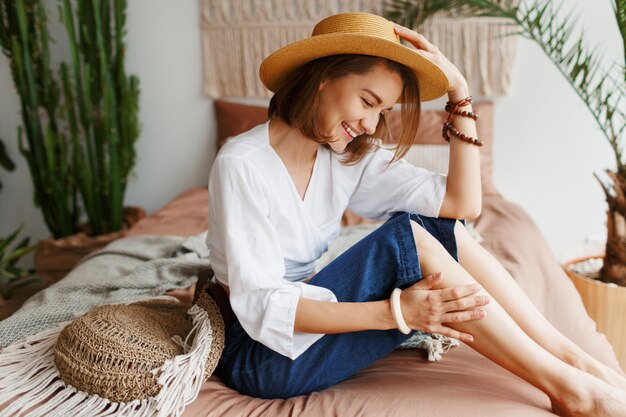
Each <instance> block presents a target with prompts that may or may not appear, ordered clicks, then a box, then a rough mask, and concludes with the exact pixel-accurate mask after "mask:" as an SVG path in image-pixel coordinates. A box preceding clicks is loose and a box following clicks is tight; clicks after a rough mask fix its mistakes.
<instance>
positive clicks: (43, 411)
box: [0, 291, 225, 417]
mask: <svg viewBox="0 0 626 417" xmlns="http://www.w3.org/2000/svg"><path fill="white" fill-rule="evenodd" d="M224 341H225V328H224V321H223V318H222V313H221V311H220V309H219V306H218V305H217V303H216V302H215V301H214V299H213V298H212V297H210V296H209V294H208V293H207V292H206V291H202V292H201V294H200V296H199V297H198V299H197V300H196V301H195V303H194V304H193V305H192V306H191V308H190V306H189V304H182V303H180V302H178V301H173V300H169V299H168V300H163V299H150V300H144V301H138V302H134V303H131V304H111V305H105V306H100V307H96V308H94V309H91V310H90V311H88V312H87V313H85V314H84V315H82V316H80V317H78V318H75V319H74V320H72V321H71V322H63V323H61V324H59V325H58V326H57V327H55V328H52V329H48V330H45V331H42V332H40V333H38V334H37V335H34V336H31V337H29V338H27V339H26V340H25V341H23V342H20V343H15V344H13V345H11V346H8V347H6V348H4V349H3V350H2V352H0V375H1V377H0V404H2V405H3V407H1V408H2V410H1V411H0V415H2V416H15V415H26V414H28V415H31V414H32V415H38V416H43V415H46V416H66V415H67V416H69V415H72V416H89V417H105V416H106V417H128V416H131V415H133V416H144V417H145V416H170V415H177V416H178V415H180V414H181V413H182V412H183V410H184V408H185V406H186V405H187V404H189V403H190V402H192V401H193V400H194V399H195V398H196V397H197V395H198V392H199V391H200V388H201V386H202V383H203V382H205V381H207V380H208V379H209V377H210V376H211V374H212V373H213V371H214V370H215V369H216V367H217V364H218V361H219V359H220V356H221V354H222V350H223V349H224ZM7 401H11V403H10V404H9V405H8V406H7V405H6V404H5V403H6V402H7ZM5 406H6V408H5Z"/></svg>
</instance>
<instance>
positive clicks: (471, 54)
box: [200, 0, 517, 98]
mask: <svg viewBox="0 0 626 417" xmlns="http://www.w3.org/2000/svg"><path fill="white" fill-rule="evenodd" d="M200 7H201V13H202V37H203V39H202V42H203V48H204V92H205V94H206V95H208V96H209V97H211V98H224V97H251V98H269V97H270V96H271V93H270V92H269V91H268V90H267V89H266V88H265V87H264V86H263V84H262V83H261V81H260V79H259V75H258V69H259V65H260V64H261V61H262V60H263V58H265V57H266V56H267V55H269V54H271V53H272V52H274V51H275V50H277V49H279V48H280V47H282V46H284V45H286V44H288V43H291V42H294V41H297V40H300V39H304V38H306V37H308V36H310V34H311V32H312V31H313V26H315V23H317V22H318V21H319V20H321V19H323V18H325V17H327V16H329V15H332V14H336V13H343V12H355V11H360V12H369V13H376V14H379V15H382V14H383V12H384V2H383V1H381V0H200ZM506 23H507V21H505V20H502V19H496V18H468V19H461V18H453V17H450V16H445V15H442V16H436V17H433V18H431V19H429V20H427V21H426V23H425V24H424V25H423V26H422V27H421V28H419V29H418V31H419V32H421V33H423V34H424V36H425V37H426V39H428V40H429V41H431V42H432V43H433V44H435V45H437V46H438V47H439V49H440V50H441V51H442V52H443V53H444V54H445V55H446V56H447V57H448V58H449V59H450V60H451V61H452V62H453V63H454V64H455V65H456V66H457V68H459V70H460V71H461V73H462V74H464V75H465V78H466V79H467V81H468V83H469V87H470V91H471V92H472V93H473V94H475V95H482V96H491V95H502V94H506V93H507V91H508V88H509V85H510V83H511V75H512V71H513V64H514V60H515V49H516V43H517V37H516V36H505V35H506V34H508V33H511V31H512V27H511V26H510V25H507V24H506Z"/></svg>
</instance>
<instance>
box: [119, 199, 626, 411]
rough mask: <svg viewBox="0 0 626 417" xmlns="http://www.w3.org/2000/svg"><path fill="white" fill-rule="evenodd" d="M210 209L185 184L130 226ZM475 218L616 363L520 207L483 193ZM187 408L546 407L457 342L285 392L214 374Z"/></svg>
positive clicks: (552, 306)
mask: <svg viewBox="0 0 626 417" xmlns="http://www.w3.org/2000/svg"><path fill="white" fill-rule="evenodd" d="M206 217H207V190H206V188H196V189H191V190H188V191H186V192H185V193H183V194H182V195H180V196H179V197H178V198H176V199H175V200H174V201H172V202H171V203H169V204H168V205H167V206H165V207H164V208H163V209H161V210H159V211H158V212H157V213H154V214H153V215H151V216H149V217H147V218H145V219H143V220H142V221H140V222H139V223H138V224H137V225H135V227H134V228H133V229H132V231H131V234H135V235H137V234H159V235H169V234H173V235H190V234H195V233H199V232H201V231H202V230H204V229H205V228H206V227H207V219H206ZM475 226H476V229H477V230H478V231H479V233H480V234H481V235H482V236H483V237H484V239H485V240H484V241H483V242H482V245H483V246H484V247H485V248H486V249H487V250H488V251H490V252H491V253H492V254H493V255H494V256H495V257H496V258H497V259H498V260H500V262H501V263H502V264H503V265H504V267H505V268H506V269H507V270H508V271H509V272H510V273H511V275H512V276H513V277H514V278H515V279H516V280H517V282H518V283H519V284H520V285H521V287H522V288H523V289H524V290H525V291H526V293H527V294H528V295H529V296H530V298H531V299H532V300H533V301H534V303H535V304H536V305H537V306H538V308H539V309H540V310H541V311H542V312H543V313H544V314H545V315H546V317H547V318H548V319H549V320H550V321H551V322H552V323H553V324H554V326H555V327H556V328H558V329H559V330H560V331H562V332H563V333H564V334H565V335H566V336H568V337H569V338H571V339H572V340H574V341H575V342H576V343H577V344H578V345H579V346H581V347H582V348H583V349H585V350H586V351H588V352H589V353H590V354H592V355H593V356H595V357H596V358H598V359H599V360H600V361H602V362H604V363H606V364H608V365H610V366H612V367H614V368H615V369H619V365H618V363H617V360H616V359H615V355H614V353H613V351H612V349H611V347H610V345H609V343H608V342H607V340H606V338H605V337H604V336H603V335H601V334H599V333H596V332H595V324H594V322H593V321H592V320H591V319H590V318H589V317H588V316H587V314H586V312H585V310H584V307H583V305H582V302H581V300H580V297H579V296H578V293H577V292H576V289H575V288H574V286H573V285H572V284H571V282H570V281H569V279H568V278H567V276H566V275H565V273H564V272H563V271H562V270H561V268H560V266H559V264H558V262H557V260H556V259H555V257H554V255H553V254H552V253H551V251H550V249H549V247H548V245H547V243H546V242H545V240H544V238H543V237H542V235H541V233H540V231H539V230H538V229H537V227H536V225H535V223H534V222H533V221H532V220H531V219H530V218H529V217H528V215H527V214H526V212H525V211H524V210H523V209H522V208H520V207H519V206H517V205H516V204H513V203H511V202H508V201H506V200H505V199H504V198H503V197H502V196H501V195H500V194H497V193H496V194H490V195H486V196H484V197H483V210H482V214H481V216H480V217H479V218H478V219H476V221H475ZM183 415H184V416H185V417H199V416H207V417H208V416H223V417H231V416H232V417H234V416H237V417H248V416H315V417H320V416H372V417H380V416H409V415H411V416H438V417H448V416H449V417H459V416H473V417H474V416H481V417H491V416H493V417H502V416H507V417H515V416H519V417H534V416H548V415H552V413H551V412H550V402H549V400H548V397H547V396H546V395H545V394H543V393H542V392H541V391H539V390H538V389H536V388H534V387H533V386H531V385H529V384H528V383H526V382H525V381H523V380H521V379H520V378H518V377H516V376H514V375H513V374H511V373H509V372H508V371H506V370H505V369H504V368H501V367H500V366H498V365H496V364H494V363H493V362H491V361H489V360H488V359H486V358H484V357H482V356H481V355H480V354H478V353H476V352H475V351H473V350H472V349H470V348H469V347H467V346H466V345H461V346H459V347H456V348H453V349H452V350H451V351H449V352H448V353H446V354H445V355H444V357H443V359H442V360H441V361H440V362H428V361H427V360H426V359H425V357H424V356H423V353H422V351H420V350H415V349H410V350H396V351H394V352H393V353H391V354H390V355H389V356H387V357H385V358H382V359H380V360H379V361H377V362H376V363H374V364H372V365H371V366H369V367H368V368H366V369H364V370H362V371H360V372H359V373H357V374H356V375H354V376H352V377H351V378H349V379H347V380H345V381H343V382H341V383H339V384H337V385H335V386H333V387H331V388H328V389H326V390H324V391H320V392H315V393H312V394H310V395H307V396H299V397H294V398H291V399H288V400H263V399H257V398H252V397H249V396H245V395H241V394H239V393H238V392H237V391H235V390H233V389H230V388H228V387H227V386H225V385H224V384H223V382H222V381H221V380H220V379H219V378H218V377H217V376H212V377H211V379H210V380H209V381H208V382H206V383H205V384H204V386H203V388H202V390H201V392H200V394H199V396H198V398H197V399H196V400H195V401H194V402H193V403H192V404H190V405H189V406H188V407H187V409H186V410H185V413H184V414H183Z"/></svg>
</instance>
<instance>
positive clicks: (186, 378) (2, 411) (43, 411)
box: [0, 305, 213, 417]
mask: <svg viewBox="0 0 626 417" xmlns="http://www.w3.org/2000/svg"><path fill="white" fill-rule="evenodd" d="M188 314H189V315H190V316H191V318H192V323H193V327H192V329H191V331H190V332H189V334H188V335H187V337H186V338H185V340H184V341H183V340H182V338H180V337H175V338H174V340H175V341H176V342H177V343H178V344H180V345H181V346H182V347H183V348H184V351H185V352H186V353H184V354H182V355H178V356H176V357H174V358H172V359H169V360H167V361H165V363H164V364H163V365H162V366H161V367H160V368H157V369H154V370H152V373H154V374H155V375H159V376H158V383H159V384H160V385H162V389H161V390H160V391H159V393H158V394H157V395H156V396H155V397H151V398H147V399H143V400H135V401H131V402H127V403H116V402H112V401H109V400H108V399H106V398H102V397H99V396H97V395H91V394H88V393H86V392H84V391H79V390H77V389H76V388H74V387H72V386H71V385H68V384H66V383H65V382H63V381H62V380H61V379H60V377H59V373H58V371H57V369H56V366H55V365H54V344H55V343H56V340H57V338H58V336H59V334H60V333H61V331H62V330H63V328H65V326H67V325H68V324H69V323H71V321H67V322H64V323H61V324H60V325H58V326H57V327H55V328H53V329H50V330H46V331H43V332H41V333H38V334H37V335H34V336H30V337H28V338H27V339H26V340H24V341H23V342H18V343H15V344H13V345H11V346H8V347H6V348H4V349H3V350H2V351H0V417H17V416H25V415H28V416H29V417H44V416H46V417H55V416H58V417H64V416H68V415H85V416H90V417H127V416H128V415H130V414H131V413H132V415H133V416H135V417H167V416H172V415H173V416H177V417H178V416H180V415H181V414H182V412H183V410H184V408H185V406H186V405H187V404H189V403H190V402H192V401H193V400H195V399H196V397H197V396H198V393H199V392H200V388H201V386H202V383H203V379H204V371H205V364H206V362H207V359H208V356H209V353H210V351H211V344H212V342H213V330H212V328H211V323H210V321H209V317H208V314H207V312H206V311H205V310H203V309H202V308H200V307H198V306H196V305H194V306H192V307H191V308H190V309H189V311H188ZM191 337H193V340H192V341H191V342H190V338H191ZM3 407H4V408H3Z"/></svg>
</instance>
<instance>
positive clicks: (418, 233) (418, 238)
mask: <svg viewBox="0 0 626 417" xmlns="http://www.w3.org/2000/svg"><path fill="white" fill-rule="evenodd" d="M410 222H411V230H413V239H415V246H416V247H417V250H418V251H420V252H421V251H423V250H426V249H434V248H439V247H441V248H443V246H442V245H441V242H439V241H438V240H437V239H436V238H435V237H434V236H433V235H431V234H430V233H429V232H428V230H426V229H424V228H423V227H422V225H421V224H419V223H418V222H416V221H415V220H411V221H410Z"/></svg>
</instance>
